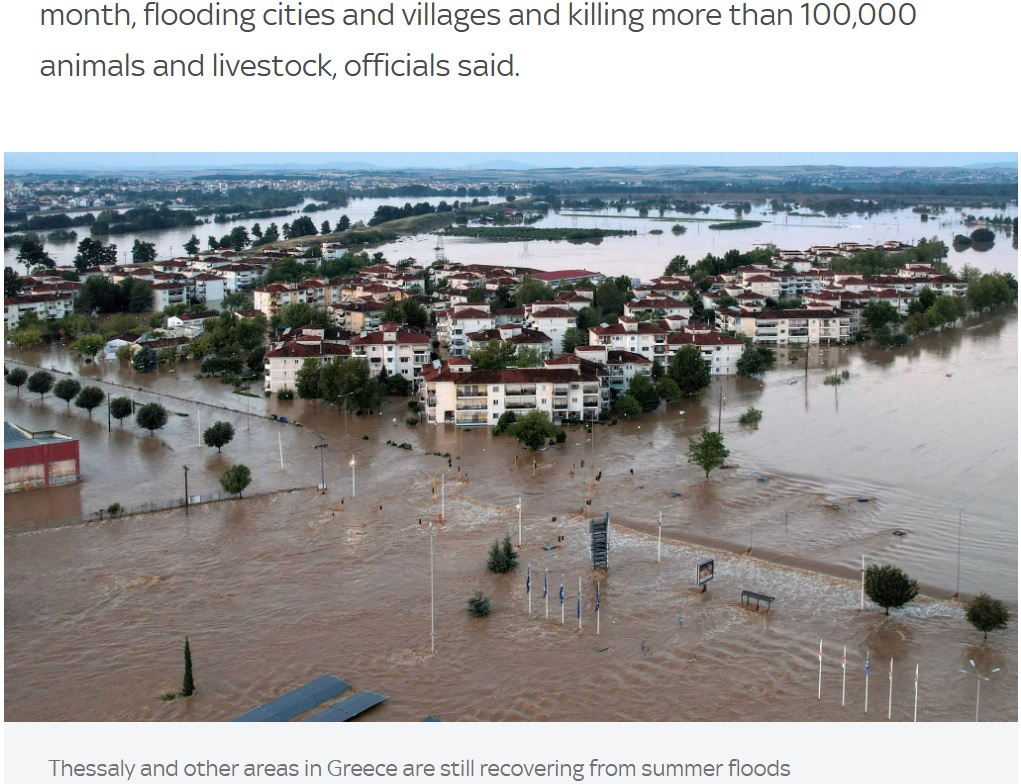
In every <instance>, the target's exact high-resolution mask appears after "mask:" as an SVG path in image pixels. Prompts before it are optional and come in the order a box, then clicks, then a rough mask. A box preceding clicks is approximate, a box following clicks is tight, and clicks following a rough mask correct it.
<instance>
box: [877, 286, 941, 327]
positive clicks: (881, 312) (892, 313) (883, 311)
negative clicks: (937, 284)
mask: <svg viewBox="0 0 1021 784" xmlns="http://www.w3.org/2000/svg"><path fill="white" fill-rule="evenodd" d="M924 290H928V287H926V288H925V289H924ZM861 314H862V317H863V318H864V319H865V323H866V324H868V325H869V329H880V328H881V327H885V326H886V325H887V324H896V323H897V322H898V321H900V316H899V315H898V313H897V308H895V307H894V306H893V305H891V304H890V303H889V302H887V301H886V300H873V301H872V302H870V303H869V304H868V305H866V306H865V309H864V310H862V312H861Z"/></svg>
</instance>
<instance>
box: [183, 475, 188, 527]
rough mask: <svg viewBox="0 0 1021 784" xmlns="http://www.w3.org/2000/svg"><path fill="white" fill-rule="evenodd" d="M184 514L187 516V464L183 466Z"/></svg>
mask: <svg viewBox="0 0 1021 784" xmlns="http://www.w3.org/2000/svg"><path fill="white" fill-rule="evenodd" d="M184 516H185V517H187V516H188V466H185V467H184Z"/></svg>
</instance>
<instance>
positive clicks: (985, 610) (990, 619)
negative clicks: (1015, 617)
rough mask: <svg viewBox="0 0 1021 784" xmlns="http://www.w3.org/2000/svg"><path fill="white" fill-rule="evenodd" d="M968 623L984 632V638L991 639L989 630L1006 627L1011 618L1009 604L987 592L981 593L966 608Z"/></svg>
mask: <svg viewBox="0 0 1021 784" xmlns="http://www.w3.org/2000/svg"><path fill="white" fill-rule="evenodd" d="M964 613H965V615H966V616H967V618H968V623H970V624H971V625H972V626H974V627H975V628H976V629H978V630H979V631H980V632H982V639H983V640H987V639H989V632H993V631H996V630H997V629H1006V628H1007V622H1008V621H1009V620H1010V612H1009V611H1008V610H1007V605H1005V604H1004V603H1003V602H1001V601H1000V600H999V599H994V598H993V597H992V596H990V595H989V594H987V593H980V594H979V595H978V596H976V597H975V598H974V599H972V600H971V601H970V602H968V604H967V606H966V607H965V608H964Z"/></svg>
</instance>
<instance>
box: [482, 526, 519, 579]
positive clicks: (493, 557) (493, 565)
mask: <svg viewBox="0 0 1021 784" xmlns="http://www.w3.org/2000/svg"><path fill="white" fill-rule="evenodd" d="M486 566H487V567H488V568H489V571H491V572H495V573H496V574H506V573H507V572H512V571H514V570H515V569H517V568H518V553H517V551H516V550H515V549H514V545H513V544H512V543H511V538H510V534H507V535H506V536H504V538H503V543H502V544H501V543H500V542H499V541H495V542H493V546H492V547H490V548H489V558H488V560H487V561H486Z"/></svg>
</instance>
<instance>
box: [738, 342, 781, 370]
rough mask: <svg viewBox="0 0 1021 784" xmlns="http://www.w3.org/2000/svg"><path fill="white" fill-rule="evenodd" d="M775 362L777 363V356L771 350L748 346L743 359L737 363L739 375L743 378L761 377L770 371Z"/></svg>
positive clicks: (742, 355) (742, 356)
mask: <svg viewBox="0 0 1021 784" xmlns="http://www.w3.org/2000/svg"><path fill="white" fill-rule="evenodd" d="M750 342H751V341H750V340H749V343H750ZM774 362H776V355H775V354H774V353H773V351H772V350H771V349H768V348H764V347H761V346H755V345H746V346H745V349H744V353H743V354H741V358H740V359H739V360H738V361H737V374H738V375H739V376H741V378H754V377H755V376H761V375H762V374H763V373H765V372H766V371H767V370H769V368H770V367H771V366H772V364H773V363H774Z"/></svg>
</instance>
